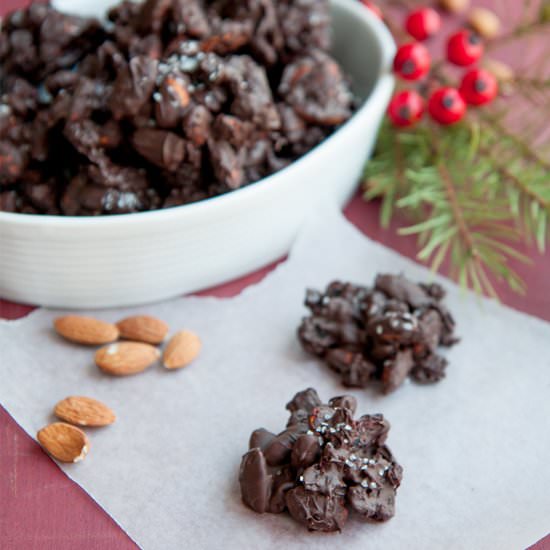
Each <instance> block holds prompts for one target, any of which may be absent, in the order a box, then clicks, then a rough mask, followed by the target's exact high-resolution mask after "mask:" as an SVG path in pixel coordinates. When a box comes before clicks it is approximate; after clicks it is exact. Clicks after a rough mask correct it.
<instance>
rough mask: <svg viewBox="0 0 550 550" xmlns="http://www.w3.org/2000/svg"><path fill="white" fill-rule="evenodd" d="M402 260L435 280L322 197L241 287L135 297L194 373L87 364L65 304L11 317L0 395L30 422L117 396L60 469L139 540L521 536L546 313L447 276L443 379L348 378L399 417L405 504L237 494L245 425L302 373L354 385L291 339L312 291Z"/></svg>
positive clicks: (273, 544)
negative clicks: (361, 507)
mask: <svg viewBox="0 0 550 550" xmlns="http://www.w3.org/2000/svg"><path fill="white" fill-rule="evenodd" d="M400 271H403V272H404V273H405V274H406V275H408V276H409V277H411V278H413V279H416V280H426V279H429V278H430V275H429V273H428V272H427V271H426V270H424V269H423V268H421V267H419V266H417V265H415V264H413V263H412V262H410V261H408V260H406V259H404V258H402V257H400V256H399V255H397V254H395V253H394V252H392V251H390V250H388V249H386V248H384V247H382V246H380V245H378V244H375V243H373V242H371V241H369V240H368V239H366V238H365V237H363V236H362V235H360V234H359V232H358V231H357V230H356V229H355V228H353V227H352V226H351V225H349V224H348V223H347V222H346V221H345V220H344V219H343V218H342V217H341V215H340V214H339V213H336V212H332V211H329V212H324V213H322V214H318V215H317V217H316V218H315V219H313V220H311V222H310V223H309V225H308V226H307V227H306V228H305V229H304V231H303V232H302V235H301V237H300V239H299V240H298V242H297V244H296V245H295V248H294V250H293V252H292V254H291V257H290V260H289V261H287V262H286V263H285V264H283V265H282V266H280V267H279V268H278V269H277V270H276V271H275V272H274V273H272V274H271V275H270V276H268V277H267V279H265V280H264V281H263V282H262V283H260V284H259V285H257V286H255V287H252V288H249V289H247V290H246V291H245V292H244V293H243V294H242V295H240V296H239V297H237V298H234V299H228V300H220V299H214V298H196V297H191V298H182V299H177V300H174V301H170V302H166V303H161V304H158V305H154V306H150V307H148V308H140V309H139V312H146V313H149V314H152V315H157V316H159V317H161V318H162V319H165V320H166V321H167V322H169V323H170V325H171V326H172V327H173V328H174V329H180V328H189V329H192V330H194V331H196V332H197V333H198V334H199V335H200V336H201V337H202V339H203V343H204V349H203V352H202V355H201V356H200V358H199V359H198V360H197V361H196V363H194V364H193V365H192V366H190V367H188V368H187V369H185V370H182V371H178V372H167V371H164V370H163V369H162V368H161V367H154V368H151V369H150V370H149V371H147V372H145V373H144V374H142V375H138V376H134V377H129V378H124V379H115V378H110V377H108V376H106V375H104V374H102V373H100V372H99V370H98V369H97V368H96V367H95V366H94V364H93V350H91V349H88V348H84V347H79V346H73V345H71V344H68V343H66V342H64V341H62V340H61V339H60V338H58V337H57V336H56V335H55V334H54V333H53V332H52V329H51V325H52V320H53V318H54V317H56V316H58V315H59V314H60V313H59V312H54V311H47V310H41V311H38V312H36V313H35V314H33V315H31V316H30V317H29V318H27V319H25V320H21V321H16V322H3V323H1V324H0V380H1V382H0V401H1V402H2V404H3V405H4V407H6V408H7V410H8V411H9V412H10V413H11V414H12V415H13V417H14V418H15V419H16V420H17V422H18V423H19V424H21V426H22V427H23V428H24V429H25V430H26V431H27V432H29V433H30V434H32V435H34V434H35V433H36V431H37V430H38V429H39V428H41V427H42V426H43V425H45V424H46V423H48V422H50V421H51V420H52V417H51V410H52V407H53V405H54V404H55V403H56V402H57V401H58V400H59V399H62V398H64V397H66V396H67V395H88V396H91V397H95V398H98V399H100V400H102V401H104V402H105V403H107V404H108V405H110V406H111V407H112V408H113V409H114V410H115V411H116V413H117V415H118V421H117V422H116V423H115V424H114V425H113V426H110V427H108V428H103V429H96V430H88V432H89V435H90V437H91V442H92V447H91V451H90V454H89V455H88V457H87V458H86V460H85V461H84V462H82V463H80V464H77V465H70V466H63V469H64V471H65V472H66V473H67V475H69V476H70V477H71V478H72V479H74V480H75V481H76V482H77V483H78V484H79V485H81V486H82V487H83V488H84V489H85V490H86V491H87V492H88V493H90V495H91V496H92V497H93V498H94V499H96V500H97V501H98V502H99V503H100V505H101V506H103V507H104V508H105V510H107V512H108V513H109V514H111V515H112V516H113V517H114V519H115V520H116V521H117V522H118V523H119V524H120V525H121V526H122V527H123V528H124V529H125V530H126V531H127V532H128V533H129V535H130V536H131V537H132V538H133V539H134V540H135V541H136V542H137V543H138V544H139V545H140V546H142V547H143V548H146V549H162V550H171V549H187V548H193V549H208V550H209V549H216V550H217V549H219V548H224V549H233V548H235V549H237V548H238V549H248V548H250V549H261V550H264V549H272V548H284V549H305V548H316V549H323V548H334V545H336V546H337V547H338V548H346V549H355V548H357V549H359V548H361V549H365V548H372V549H378V548H384V549H385V550H392V549H399V550H402V549H404V548H407V549H419V550H420V549H421V550H430V549H441V548H445V549H476V550H479V549H495V548H498V549H500V550H505V549H514V550H517V549H519V548H524V547H526V546H528V545H529V544H532V543H534V542H536V541H537V540H538V539H539V538H541V537H543V536H544V535H545V534H547V533H548V530H549V529H550V466H549V462H550V428H549V426H550V325H548V324H546V323H544V322H542V321H539V320H537V319H534V318H531V317H528V316H526V315H522V314H520V313H517V312H514V311H512V310H509V309H507V308H504V307H501V306H499V305H497V304H495V303H491V302H488V301H484V302H483V303H481V304H480V303H479V302H478V301H476V300H475V299H473V298H472V297H471V296H470V295H464V294H462V293H461V292H460V291H459V290H458V289H457V288H456V287H454V286H453V285H452V284H450V283H449V282H448V281H447V282H446V283H445V284H446V287H447V288H448V289H449V297H448V303H449V305H450V307H451V310H452V311H453V313H454V314H455V316H456V319H457V322H458V332H459V334H460V335H461V336H462V338H463V341H462V343H461V344H460V345H458V346H456V347H455V348H453V349H452V350H451V351H449V352H448V358H449V360H450V363H451V364H450V367H449V368H448V376H447V378H446V379H445V380H444V381H442V382H441V383H439V384H436V385H433V386H419V385H415V384H412V383H409V384H406V385H404V386H403V387H402V388H400V389H399V390H398V391H397V392H395V393H394V394H392V395H390V396H385V397H382V396H378V395H376V394H374V393H373V392H369V391H365V390H355V391H352V392H351V393H353V394H354V395H355V396H356V397H357V398H358V401H359V407H358V413H359V414H364V413H367V412H369V413H374V412H382V413H384V415H386V417H387V418H388V419H389V420H390V422H391V423H392V429H391V431H390V436H389V441H388V443H389V446H390V447H391V448H392V450H393V451H394V453H395V455H396V457H397V459H398V460H399V462H400V463H401V464H402V465H403V467H404V479H403V483H402V486H401V488H400V489H399V491H398V495H397V514H396V516H395V518H394V519H392V520H391V521H389V522H388V523H386V524H382V525H365V524H361V523H359V522H357V521H355V520H350V521H349V522H348V525H347V527H346V529H345V531H344V532H343V533H342V534H332V535H322V534H309V533H307V532H306V531H305V530H304V529H303V528H302V527H301V526H299V525H297V524H295V523H294V522H293V521H292V520H291V519H290V518H289V517H288V516H287V515H285V514H283V515H271V514H266V515H263V516H260V515H257V514H255V513H254V512H251V511H250V510H248V509H247V508H245V507H244V506H243V505H242V504H241V501H240V494H239V488H238V482H237V473H238V468H239V463H240V458H241V455H242V454H243V453H244V452H245V451H246V446H247V441H248V437H249V435H250V432H251V431H252V430H253V429H255V428H258V427H260V426H263V427H265V428H267V429H269V430H272V431H280V430H282V429H283V427H284V425H285V422H286V420H287V416H288V415H287V412H286V411H285V409H284V406H285V404H286V402H287V401H288V400H290V398H291V397H292V396H293V395H294V393H295V392H297V391H299V390H302V389H305V388H306V387H308V386H314V387H316V388H317V389H318V391H319V393H320V396H321V398H322V399H324V400H326V399H328V398H329V397H332V396H334V395H339V394H342V393H345V392H346V390H345V389H344V388H343V387H342V386H341V385H340V383H339V380H338V378H337V377H336V375H334V374H333V373H332V372H331V371H329V370H328V369H327V368H326V367H325V366H323V365H321V364H320V363H319V362H318V361H316V360H315V359H313V358H311V357H309V356H307V355H306V354H305V353H304V352H302V350H301V348H300V346H299V345H298V342H297V339H296V337H295V329H296V327H297V325H298V323H299V320H300V318H301V316H302V315H303V314H305V309H304V308H303V306H302V305H301V304H302V301H303V297H304V290H305V288H306V287H307V286H312V287H324V286H325V284H326V283H328V282H329V281H330V280H332V279H333V278H342V279H347V280H351V281H355V282H357V283H364V284H370V283H371V282H372V281H373V279H374V276H375V275H376V273H377V272H400ZM151 284H154V281H151ZM131 313H133V311H132V310H131V309H125V310H119V311H105V312H101V314H98V313H97V312H96V313H95V315H98V316H101V317H102V318H104V319H108V320H113V321H115V320H118V319H119V318H121V317H122V316H124V315H127V314H131Z"/></svg>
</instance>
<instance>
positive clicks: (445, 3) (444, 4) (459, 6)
mask: <svg viewBox="0 0 550 550" xmlns="http://www.w3.org/2000/svg"><path fill="white" fill-rule="evenodd" d="M438 3H439V6H440V7H441V8H443V9H444V10H445V11H448V12H451V13H462V12H463V11H466V10H467V9H468V8H469V6H470V0H439V2H438Z"/></svg>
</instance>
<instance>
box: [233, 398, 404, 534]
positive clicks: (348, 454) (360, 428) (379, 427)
mask: <svg viewBox="0 0 550 550" xmlns="http://www.w3.org/2000/svg"><path fill="white" fill-rule="evenodd" d="M286 408H287V409H288V410H289V411H290V419H289V421H288V423H287V427H286V429H285V430H284V431H282V432H281V433H279V434H278V435H275V434H273V433H271V432H269V431H267V430H265V429H263V428H261V429H259V430H256V431H254V432H253V433H252V435H251V437H250V445H249V447H250V450H249V451H248V452H247V453H246V454H245V455H244V456H243V459H242V463H241V469H240V475H239V481H240V485H241V493H242V499H243V502H244V503H245V504H246V505H247V506H249V507H250V508H252V510H254V511H256V512H259V513H264V512H270V513H273V514H279V513H282V512H284V511H285V510H288V512H289V514H290V515H291V516H292V517H293V518H294V519H295V520H296V521H298V522H299V523H301V524H303V525H304V526H305V527H307V528H308V529H309V530H310V531H340V530H342V529H343V527H344V525H345V523H346V521H347V518H348V514H349V510H352V511H354V512H355V513H356V516H357V517H358V518H360V519H362V520H364V521H374V522H379V521H386V520H388V519H390V518H391V517H392V516H393V515H394V512H395V494H396V490H397V488H398V487H399V484H400V482H401V477H402V468H401V466H399V464H398V463H397V462H396V461H395V459H394V457H393V455H392V453H391V451H390V450H389V449H388V447H387V446H386V445H385V444H384V443H385V441H386V438H387V436H388V431H389V429H390V425H389V423H388V422H387V421H386V420H385V419H384V417H383V416H382V415H381V414H374V415H364V416H361V417H359V418H358V419H354V418H353V416H354V414H355V410H356V408H357V402H356V400H355V398H354V397H353V396H351V395H344V396H340V397H334V398H332V399H331V400H330V401H329V403H328V405H324V404H322V403H321V400H320V399H319V396H318V395H317V392H316V391H315V390H314V389H312V388H309V389H307V390H304V391H302V392H300V393H297V394H296V395H295V396H294V398H293V399H292V401H290V403H288V404H287V406H286Z"/></svg>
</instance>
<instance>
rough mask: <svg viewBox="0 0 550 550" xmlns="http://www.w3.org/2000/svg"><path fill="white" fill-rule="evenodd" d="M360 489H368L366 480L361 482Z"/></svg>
mask: <svg viewBox="0 0 550 550" xmlns="http://www.w3.org/2000/svg"><path fill="white" fill-rule="evenodd" d="M361 487H363V489H368V488H369V482H368V481H367V480H366V479H364V480H363V481H361Z"/></svg>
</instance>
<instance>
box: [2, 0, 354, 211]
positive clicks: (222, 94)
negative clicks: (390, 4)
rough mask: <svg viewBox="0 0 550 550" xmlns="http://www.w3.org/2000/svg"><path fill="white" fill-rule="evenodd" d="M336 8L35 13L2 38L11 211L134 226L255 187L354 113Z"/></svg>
mask: <svg viewBox="0 0 550 550" xmlns="http://www.w3.org/2000/svg"><path fill="white" fill-rule="evenodd" d="M330 27H331V20H330V12H329V1H328V0H277V1H275V0H146V1H145V2H142V3H135V2H130V1H124V2H122V3H121V4H119V5H118V6H117V7H115V8H113V9H112V10H111V11H110V12H109V14H108V20H107V21H106V22H99V21H98V20H95V19H91V18H82V17H76V16H72V15H67V14H63V13H60V12H58V11H56V10H55V9H53V8H52V7H50V6H48V5H44V4H32V5H31V6H30V7H28V8H26V9H24V10H19V11H16V12H14V13H12V14H11V15H9V16H7V17H6V18H5V20H4V21H3V22H2V28H1V31H0V210H4V211H12V212H24V213H33V214H44V213H46V214H59V215H63V214H64V215H99V214H117V213H129V212H137V211H143V210H150V209H157V208H164V207H170V206H175V205H180V204H185V203H190V202H194V201H198V200H202V199H206V198H208V197H212V196H215V195H219V194H222V193H225V192H228V191H231V190H234V189H238V188H240V187H242V186H244V185H247V184H249V183H251V182H254V181H257V180H259V179H261V178H263V177H265V176H267V175H269V174H271V173H273V172H275V171H277V170H279V169H281V168H283V167H284V166H286V165H287V164H289V163H290V162H292V161H293V160H295V159H296V158H298V157H299V156H301V155H303V154H304V153H306V152H308V151H309V150H310V149H312V148H313V147H314V146H315V145H317V144H318V143H319V142H320V141H322V140H323V139H324V138H325V137H326V136H328V135H329V134H330V133H331V132H333V131H334V129H335V128H336V127H337V126H338V125H340V124H342V123H343V122H344V121H346V120H347V119H348V118H349V117H350V116H351V113H352V103H353V99H352V94H351V92H350V89H349V86H348V83H347V81H346V79H345V78H344V76H343V74H342V71H341V69H340V67H339V66H338V64H337V63H336V61H334V60H333V59H332V58H331V56H330V55H329V53H328V49H329V46H330Z"/></svg>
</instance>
